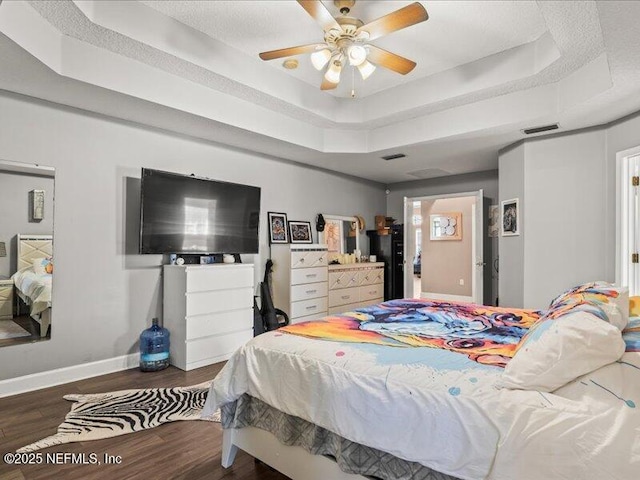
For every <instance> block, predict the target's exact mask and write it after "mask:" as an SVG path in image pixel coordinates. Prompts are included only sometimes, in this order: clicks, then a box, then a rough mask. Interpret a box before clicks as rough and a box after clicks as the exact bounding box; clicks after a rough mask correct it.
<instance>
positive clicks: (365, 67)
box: [357, 60, 376, 80]
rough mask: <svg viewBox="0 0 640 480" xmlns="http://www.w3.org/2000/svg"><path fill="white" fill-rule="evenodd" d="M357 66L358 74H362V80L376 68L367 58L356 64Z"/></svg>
mask: <svg viewBox="0 0 640 480" xmlns="http://www.w3.org/2000/svg"><path fill="white" fill-rule="evenodd" d="M357 68H358V71H359V72H360V75H362V79H363V80H366V79H367V78H369V76H370V75H371V74H372V73H373V72H374V71H375V70H376V66H375V65H374V64H373V63H371V62H369V61H367V60H365V61H364V62H362V63H361V64H360V65H358V66H357Z"/></svg>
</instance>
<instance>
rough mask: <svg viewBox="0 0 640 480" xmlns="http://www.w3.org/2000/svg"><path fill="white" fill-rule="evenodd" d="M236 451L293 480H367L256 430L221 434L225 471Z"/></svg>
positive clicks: (326, 459)
mask: <svg viewBox="0 0 640 480" xmlns="http://www.w3.org/2000/svg"><path fill="white" fill-rule="evenodd" d="M238 449H240V450H243V451H245V452H247V453H248V454H249V455H251V456H252V457H254V458H257V459H258V460H260V461H262V462H264V463H266V464H267V465H269V466H270V467H273V468H275V469H276V470H277V471H279V472H281V473H282V474H284V475H286V476H287V477H289V478H291V479H293V480H327V479H329V478H330V479H331V480H367V478H365V477H363V476H362V475H355V474H353V473H345V472H343V471H342V470H340V467H338V464H337V463H336V462H334V461H333V460H331V459H330V458H327V457H324V456H322V455H313V454H311V453H309V452H307V451H306V450H305V449H304V448H302V447H297V446H288V445H283V444H282V443H280V441H279V440H278V439H277V438H276V437H275V435H273V434H271V433H269V432H267V431H265V430H261V429H259V428H256V427H244V428H237V429H236V428H229V429H225V430H224V431H223V433H222V466H223V467H224V468H229V467H230V466H231V465H232V464H233V460H234V459H235V457H236V453H238Z"/></svg>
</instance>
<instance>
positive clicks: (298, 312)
mask: <svg viewBox="0 0 640 480" xmlns="http://www.w3.org/2000/svg"><path fill="white" fill-rule="evenodd" d="M326 312H327V297H322V298H314V299H312V300H302V301H300V302H293V303H291V315H290V317H291V318H298V317H307V316H309V315H320V316H321V315H326Z"/></svg>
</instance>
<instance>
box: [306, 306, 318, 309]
mask: <svg viewBox="0 0 640 480" xmlns="http://www.w3.org/2000/svg"><path fill="white" fill-rule="evenodd" d="M316 308H318V306H317V305H311V306H310V307H307V310H315V309H316Z"/></svg>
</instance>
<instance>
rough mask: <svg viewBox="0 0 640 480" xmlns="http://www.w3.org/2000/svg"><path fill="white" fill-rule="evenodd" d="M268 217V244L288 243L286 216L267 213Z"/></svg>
mask: <svg viewBox="0 0 640 480" xmlns="http://www.w3.org/2000/svg"><path fill="white" fill-rule="evenodd" d="M267 215H268V217H269V243H289V235H288V233H287V214H286V213H278V212H267Z"/></svg>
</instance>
